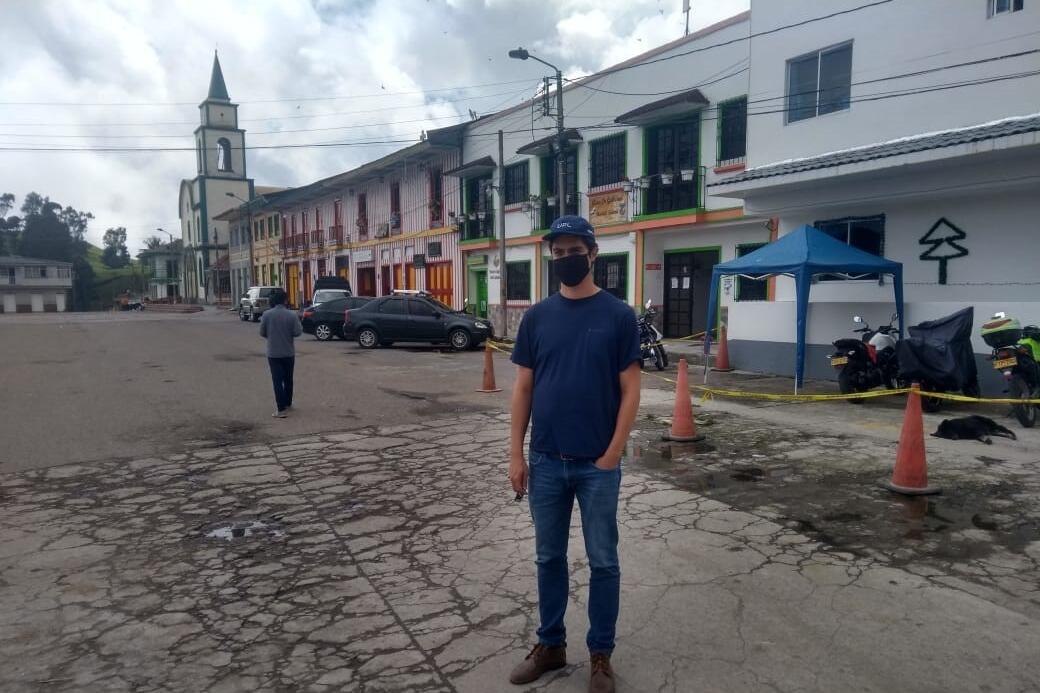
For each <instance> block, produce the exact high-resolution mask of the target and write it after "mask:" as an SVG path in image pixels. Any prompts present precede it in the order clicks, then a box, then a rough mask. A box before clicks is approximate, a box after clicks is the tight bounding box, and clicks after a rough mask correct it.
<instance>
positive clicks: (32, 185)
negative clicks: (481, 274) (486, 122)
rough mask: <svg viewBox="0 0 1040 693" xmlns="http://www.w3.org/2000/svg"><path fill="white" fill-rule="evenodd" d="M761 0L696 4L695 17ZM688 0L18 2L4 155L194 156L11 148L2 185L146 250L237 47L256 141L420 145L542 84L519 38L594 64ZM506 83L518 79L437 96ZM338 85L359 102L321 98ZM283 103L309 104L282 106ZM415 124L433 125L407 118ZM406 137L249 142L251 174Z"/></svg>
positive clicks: (170, 220)
mask: <svg viewBox="0 0 1040 693" xmlns="http://www.w3.org/2000/svg"><path fill="white" fill-rule="evenodd" d="M747 4H748V0H716V1H715V2H713V3H711V4H710V5H709V4H708V3H706V2H695V3H694V6H695V11H694V20H693V22H692V28H693V29H696V28H699V27H701V26H705V25H707V24H710V23H713V22H715V21H718V20H719V19H722V18H724V17H726V16H730V15H732V14H735V13H736V12H739V11H741V10H744V9H746V8H747ZM681 5H682V3H681V1H680V0H596V1H593V0H560V1H558V2H553V1H552V0H314V2H306V1H304V0H254V1H253V2H250V3H242V2H232V1H231V0H207V1H206V2H200V1H198V0H171V1H169V2H163V3H158V2H140V1H139V0H96V1H93V2H90V3H82V2H65V1H64V0H44V1H40V2H33V1H31V0H12V1H10V2H4V3H0V26H4V27H5V31H4V41H3V42H0V66H2V68H0V148H2V147H11V146H27V145H30V146H36V145H39V146H58V147H68V146H81V147H82V146H89V147H101V146H116V147H119V146H123V147H162V148H167V147H185V148H187V149H188V151H174V152H148V153H98V152H86V153H85V152H76V153H45V152H29V153H16V152H10V151H0V192H8V191H9V192H13V193H15V194H16V195H18V196H19V198H21V197H22V196H23V195H24V194H25V193H27V192H29V191H32V190H35V191H37V192H40V193H42V194H45V195H49V196H50V197H51V198H53V199H55V200H58V201H60V202H62V203H63V204H69V205H72V206H74V207H76V208H78V209H82V210H87V211H92V212H94V214H95V215H96V217H97V219H96V221H95V222H94V224H93V225H92V227H91V229H90V232H89V237H90V238H91V239H92V240H93V241H95V242H98V241H99V240H100V238H101V235H102V234H103V232H104V229H105V228H106V227H109V226H126V227H127V229H128V231H129V233H128V235H129V240H130V244H131V247H132V249H133V248H135V247H136V246H138V245H139V244H140V242H141V240H142V239H143V238H144V237H146V236H149V235H151V234H152V233H153V232H154V229H155V227H156V226H165V227H166V228H167V229H170V230H175V229H176V228H177V190H178V184H179V182H180V179H181V178H190V177H192V176H194V174H195V156H194V153H193V151H191V147H192V131H193V130H194V129H195V127H196V125H197V124H198V109H197V105H198V102H200V101H201V100H202V99H203V98H204V97H205V94H206V89H207V87H208V84H209V73H210V64H211V61H212V55H213V50H214V48H219V50H220V57H221V64H222V66H223V68H224V76H225V79H226V81H227V86H228V90H229V92H230V94H231V97H232V100H234V101H236V102H238V103H241V104H242V105H241V106H240V108H239V114H240V118H241V119H242V123H241V125H242V127H244V128H245V129H246V142H247V145H248V146H251V147H252V146H264V145H275V144H296V143H313V142H331V141H344V140H368V139H379V140H384V139H390V140H396V139H407V140H414V139H416V138H417V137H418V133H419V132H420V131H421V130H423V129H430V128H435V127H440V126H444V125H448V124H451V123H454V122H459V120H460V118H459V117H460V116H465V114H466V113H467V112H468V109H470V108H472V109H474V110H476V111H477V112H480V113H486V112H489V111H491V110H494V109H496V108H501V107H504V106H506V105H510V104H513V103H517V102H519V101H520V100H521V99H522V98H524V97H525V96H526V95H530V94H531V91H532V88H533V87H534V86H535V84H536V82H537V81H538V80H539V79H540V78H541V76H542V74H543V69H542V68H541V66H539V65H537V64H533V63H521V62H518V61H513V60H510V59H508V58H507V57H506V55H505V54H506V51H507V50H508V49H510V48H513V47H516V46H518V45H524V46H527V47H529V48H531V49H532V50H535V49H537V50H538V51H540V53H539V55H540V57H543V58H545V59H546V60H548V61H550V62H554V63H556V64H559V65H560V66H561V67H564V68H565V71H567V72H568V74H571V73H576V72H590V71H594V70H596V69H599V68H602V67H604V66H606V65H609V64H612V63H615V62H618V61H620V60H624V59H626V58H629V57H631V56H633V55H636V54H638V53H641V52H643V51H646V50H648V49H650V48H652V47H653V46H655V45H658V44H659V43H663V42H665V41H669V40H672V39H674V38H678V37H679V36H681V35H682V26H683V25H682V15H681V12H680V9H681ZM514 80H515V81H516V82H514ZM494 82H514V83H511V84H498V85H493V86H485V87H481V88H479V89H469V90H444V91H434V90H441V89H444V88H446V87H452V86H459V87H461V86H466V85H475V84H488V83H494ZM402 92H415V93H407V94H403V93H402ZM325 96H342V97H344V98H342V99H337V100H324V101H315V100H307V99H309V98H311V97H325ZM272 99H299V100H297V101H293V100H283V101H274V102H265V101H268V100H272ZM460 99H465V100H460ZM11 102H46V103H45V104H44V105H14V104H12V103H11ZM53 102H68V103H72V104H94V103H100V104H118V103H134V104H139V105H132V106H131V105H97V106H95V105H75V106H72V105H58V104H55V103H53ZM140 104H145V105H140ZM446 116H451V117H450V118H449V117H446ZM398 121H418V122H406V123H399V124H391V123H395V122H398ZM330 128H342V129H330ZM289 130H310V131H309V132H286V131H289ZM265 133H269V134H265ZM70 135H75V136H89V137H81V138H80V137H70ZM399 146H401V145H383V146H368V147H336V148H320V149H315V148H309V149H254V150H250V151H249V153H248V167H249V174H250V175H251V176H252V177H253V178H254V179H255V180H256V182H257V183H258V184H261V185H300V184H303V183H307V182H310V181H313V180H315V179H318V178H321V177H324V176H327V175H331V174H333V173H336V172H339V171H343V170H346V169H348V168H351V167H354V166H357V165H359V164H361V163H364V162H365V161H367V160H370V159H372V158H375V157H378V156H381V155H383V154H386V153H388V152H389V151H392V150H393V149H395V148H397V147H399Z"/></svg>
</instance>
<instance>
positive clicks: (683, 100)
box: [614, 89, 708, 125]
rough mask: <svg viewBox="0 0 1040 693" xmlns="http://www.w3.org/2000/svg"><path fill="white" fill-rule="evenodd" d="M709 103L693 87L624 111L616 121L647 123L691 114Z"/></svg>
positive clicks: (627, 123) (635, 123)
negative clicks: (626, 111)
mask: <svg viewBox="0 0 1040 693" xmlns="http://www.w3.org/2000/svg"><path fill="white" fill-rule="evenodd" d="M707 105H708V99H706V98H705V97H704V94H702V93H701V91H700V89H691V90H689V91H684V92H682V93H681V94H673V95H672V96H669V97H667V98H664V99H660V100H659V101H652V102H651V103H648V104H644V105H642V106H640V107H639V108H635V109H633V110H631V111H629V112H628V113H622V114H621V115H619V116H618V117H617V118H615V119H614V122H615V123H619V124H621V125H646V124H647V123H652V122H654V121H658V120H665V119H670V118H676V117H679V116H684V115H689V114H691V113H695V112H697V111H699V110H701V109H702V108H704V107H705V106H707Z"/></svg>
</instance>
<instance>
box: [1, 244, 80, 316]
mask: <svg viewBox="0 0 1040 693" xmlns="http://www.w3.org/2000/svg"><path fill="white" fill-rule="evenodd" d="M71 293H72V263H70V262H59V261H58V260H39V259H37V258H31V257H20V256H18V255H3V256H0V312H3V313H64V312H65V311H66V310H68V306H69V303H70V301H69V297H70V295H71Z"/></svg>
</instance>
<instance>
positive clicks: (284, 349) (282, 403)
mask: <svg viewBox="0 0 1040 693" xmlns="http://www.w3.org/2000/svg"><path fill="white" fill-rule="evenodd" d="M285 298H286V296H285V291H283V290H282V289H274V290H272V291H271V296H270V297H269V300H270V302H271V307H270V308H269V309H268V310H265V311H264V314H263V315H261V316H260V336H261V337H263V338H264V339H266V340H267V363H268V365H269V366H270V367H271V381H272V383H273V384H274V401H275V405H276V406H277V410H276V411H275V413H274V414H271V416H274V417H276V418H279V419H284V418H285V416H286V411H287V410H288V409H289V408H290V407H291V406H292V396H293V367H294V366H295V365H296V347H295V346H294V345H293V340H294V339H295V338H296V337H299V336H300V335H301V334H303V325H301V324H300V318H298V317H297V316H296V313H294V312H292V311H291V310H289V309H288V308H286V307H285Z"/></svg>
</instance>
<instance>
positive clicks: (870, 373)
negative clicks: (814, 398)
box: [828, 315, 899, 404]
mask: <svg viewBox="0 0 1040 693" xmlns="http://www.w3.org/2000/svg"><path fill="white" fill-rule="evenodd" d="M896 317H897V316H895V315H893V316H892V319H891V320H889V321H888V324H887V325H881V326H879V327H878V328H877V329H876V330H875V329H873V328H871V327H870V323H868V322H866V321H865V320H863V318H861V317H860V316H858V315H857V316H855V317H854V318H852V321H853V322H854V323H856V324H857V325H862V326H863V327H860V328H857V329H855V330H853V332H858V333H860V334H861V337H860V338H859V339H852V338H844V339H836V340H834V342H833V344H834V348H835V351H834V353H833V354H831V355H830V356H829V357H828V358H830V361H831V366H833V367H834V368H837V369H839V370H838V388H839V389H840V390H841V394H843V395H850V394H855V393H857V392H866V391H867V390H870V389H873V388H875V387H877V386H879V385H884V386H885V387H886V388H888V389H892V386H893V382H894V381H895V379H896V377H897V375H898V374H899V362H898V360H897V359H896V335H897V334H898V332H899V331H898V329H896V328H895V327H893V326H892V323H894V322H895V321H896ZM849 401H850V402H853V403H855V404H862V403H863V400H861V399H851V400H849Z"/></svg>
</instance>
